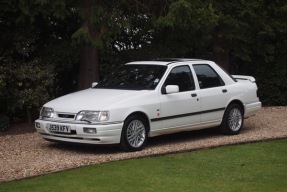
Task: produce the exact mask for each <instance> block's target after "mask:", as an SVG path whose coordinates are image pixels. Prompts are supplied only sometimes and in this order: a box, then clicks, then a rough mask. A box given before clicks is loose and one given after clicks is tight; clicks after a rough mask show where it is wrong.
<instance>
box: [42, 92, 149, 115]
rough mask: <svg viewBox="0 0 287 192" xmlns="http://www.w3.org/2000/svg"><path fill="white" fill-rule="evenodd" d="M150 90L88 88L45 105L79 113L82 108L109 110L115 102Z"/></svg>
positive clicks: (58, 109)
mask: <svg viewBox="0 0 287 192" xmlns="http://www.w3.org/2000/svg"><path fill="white" fill-rule="evenodd" d="M147 92H148V90H141V91H134V90H116V89H86V90H83V91H78V92H75V93H71V94H68V95H65V96H62V97H59V98H57V99H54V100H52V101H50V102H48V103H46V104H45V105H44V107H51V108H53V109H54V110H55V111H58V112H60V111H61V112H67V113H78V112H79V111H81V110H96V111H97V110H107V109H108V107H109V106H111V105H114V104H115V103H118V102H122V101H125V100H127V99H131V98H133V97H137V96H140V95H143V94H145V93H147Z"/></svg>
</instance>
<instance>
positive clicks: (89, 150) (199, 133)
mask: <svg viewBox="0 0 287 192" xmlns="http://www.w3.org/2000/svg"><path fill="white" fill-rule="evenodd" d="M218 136H221V134H220V133H219V132H218V130H217V129H216V128H210V129H203V130H195V131H187V132H180V133H173V134H167V135H161V136H157V137H151V138H148V143H147V145H146V148H153V147H157V146H160V145H161V146H165V145H176V144H179V143H181V142H188V141H194V140H200V139H204V138H210V137H218ZM47 147H48V148H51V149H58V150H62V151H70V152H76V153H79V154H99V155H107V154H109V155H111V154H119V153H128V152H124V151H121V149H120V148H119V145H90V144H78V143H77V144H75V143H67V142H55V143H54V142H51V143H48V146H47Z"/></svg>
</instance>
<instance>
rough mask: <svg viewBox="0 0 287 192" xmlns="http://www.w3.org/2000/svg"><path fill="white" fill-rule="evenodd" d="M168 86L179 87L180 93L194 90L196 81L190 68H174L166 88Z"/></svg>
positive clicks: (166, 81) (166, 82)
mask: <svg viewBox="0 0 287 192" xmlns="http://www.w3.org/2000/svg"><path fill="white" fill-rule="evenodd" d="M167 85H178V87H179V92H183V91H191V90H194V89H195V86H194V80H193V77H192V73H191V71H190V68H189V66H179V67H175V68H173V69H172V70H171V72H170V73H169V75H168V77H167V78H166V80H165V83H164V87H165V86H167Z"/></svg>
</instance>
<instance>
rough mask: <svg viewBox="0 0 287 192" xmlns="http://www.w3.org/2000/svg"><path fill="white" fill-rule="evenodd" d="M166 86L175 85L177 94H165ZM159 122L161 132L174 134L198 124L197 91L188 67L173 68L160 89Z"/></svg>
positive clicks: (198, 106)
mask: <svg viewBox="0 0 287 192" xmlns="http://www.w3.org/2000/svg"><path fill="white" fill-rule="evenodd" d="M167 85H177V86H178V87H179V92H177V93H171V94H166V93H165V91H164V90H165V87H166V86H167ZM160 103H161V107H160V118H159V119H160V120H161V123H162V131H163V132H166V133H171V132H176V131H178V129H181V130H185V129H186V130H188V129H190V127H191V126H192V125H194V124H198V123H200V113H199V112H200V111H201V105H200V101H199V95H198V90H195V84H194V79H193V76H192V73H191V70H190V67H189V66H188V65H184V66H176V67H174V68H173V69H172V70H171V71H170V73H169V75H168V77H167V78H166V80H165V83H164V85H163V87H162V93H161V94H160Z"/></svg>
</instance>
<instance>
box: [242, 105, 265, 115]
mask: <svg viewBox="0 0 287 192" xmlns="http://www.w3.org/2000/svg"><path fill="white" fill-rule="evenodd" d="M261 107H262V104H261V102H260V101H256V102H252V103H248V104H244V118H247V117H250V116H253V115H255V114H256V112H257V111H259V110H260V109H261Z"/></svg>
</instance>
